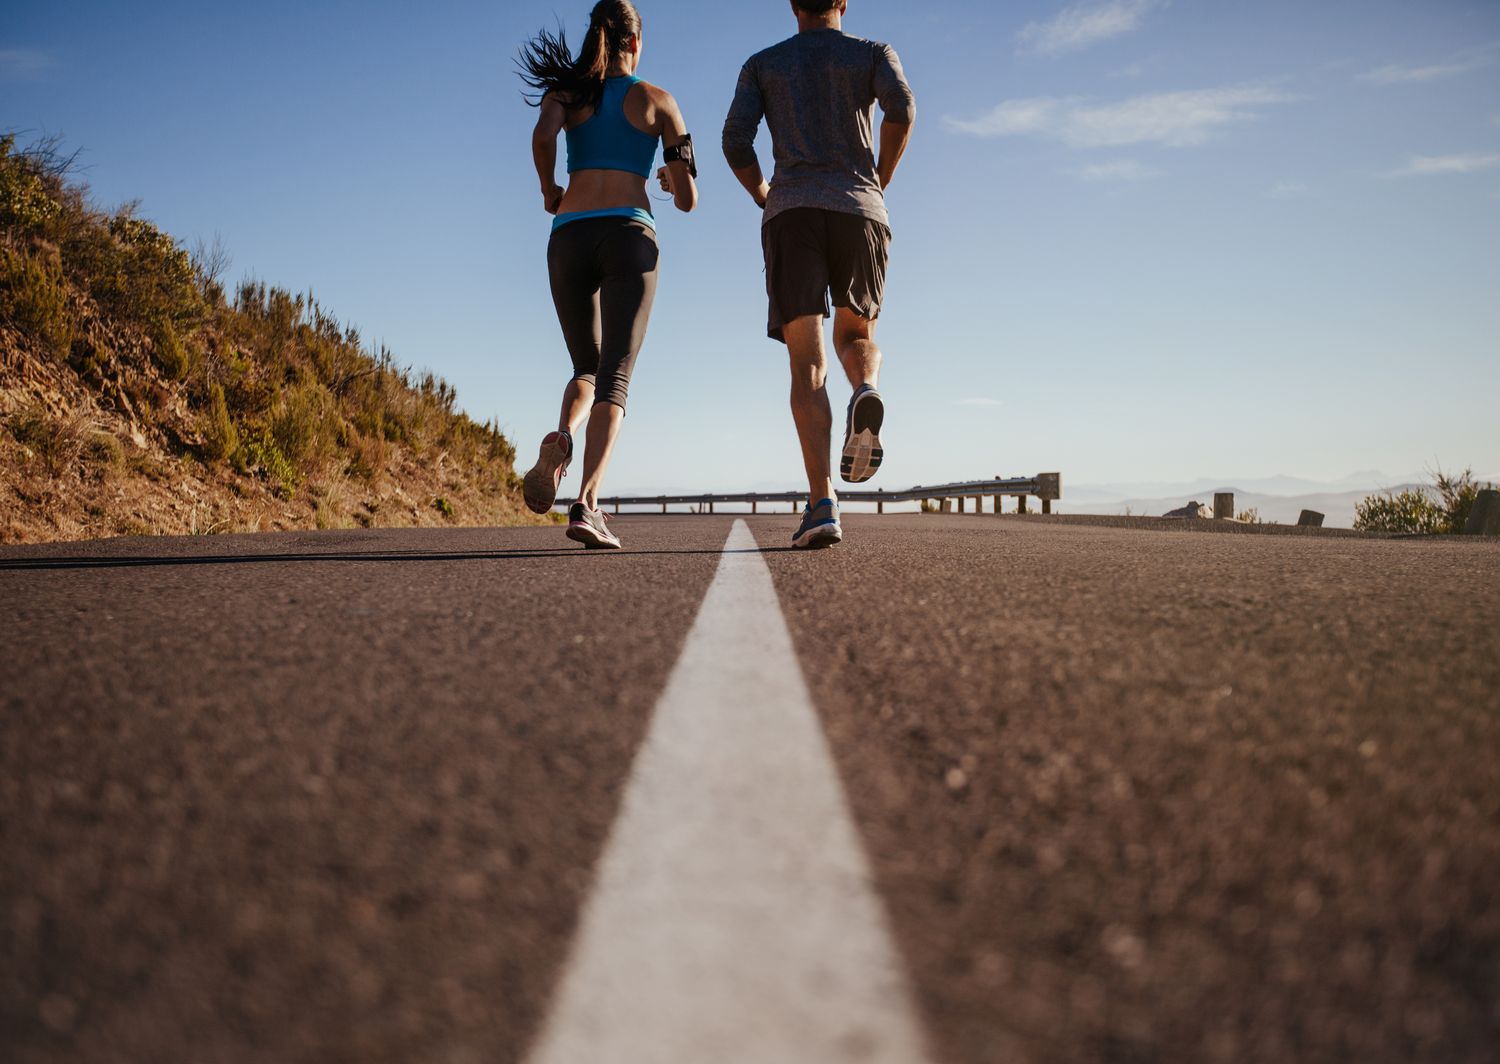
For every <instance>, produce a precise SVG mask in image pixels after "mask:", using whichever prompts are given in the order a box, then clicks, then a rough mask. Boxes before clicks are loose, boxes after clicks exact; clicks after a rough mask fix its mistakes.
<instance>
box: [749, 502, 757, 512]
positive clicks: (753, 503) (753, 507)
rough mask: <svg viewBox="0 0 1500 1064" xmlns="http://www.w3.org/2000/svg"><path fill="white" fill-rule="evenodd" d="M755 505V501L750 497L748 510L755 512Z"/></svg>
mask: <svg viewBox="0 0 1500 1064" xmlns="http://www.w3.org/2000/svg"><path fill="white" fill-rule="evenodd" d="M755 507H756V502H755V500H754V499H751V500H750V512H751V513H754V512H755Z"/></svg>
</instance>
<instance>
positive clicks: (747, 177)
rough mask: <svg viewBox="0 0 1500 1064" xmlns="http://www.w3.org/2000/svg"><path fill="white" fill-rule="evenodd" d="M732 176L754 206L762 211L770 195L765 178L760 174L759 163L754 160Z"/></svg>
mask: <svg viewBox="0 0 1500 1064" xmlns="http://www.w3.org/2000/svg"><path fill="white" fill-rule="evenodd" d="M734 176H735V177H737V178H739V182H740V184H742V185H744V186H745V191H746V192H748V193H750V198H751V199H753V200H754V201H755V205H756V206H757V207H760V208H762V209H764V208H765V205H766V197H767V196H769V195H770V194H771V186H770V185H768V184H766V177H765V175H764V174H762V173H761V172H760V161H759V160H756V161H755V162H752V163H751V164H750V165H749V166H746V167H743V168H742V169H739V170H736V171H735V172H734Z"/></svg>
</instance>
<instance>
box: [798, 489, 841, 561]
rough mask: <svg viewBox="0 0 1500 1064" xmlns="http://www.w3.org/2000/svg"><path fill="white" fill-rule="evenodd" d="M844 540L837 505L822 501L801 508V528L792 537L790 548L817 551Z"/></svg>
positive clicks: (829, 500) (830, 500)
mask: <svg viewBox="0 0 1500 1064" xmlns="http://www.w3.org/2000/svg"><path fill="white" fill-rule="evenodd" d="M843 538H844V530H843V529H842V528H840V527H839V504H838V503H836V502H834V501H833V500H832V499H824V500H823V501H822V502H820V503H818V505H816V506H811V507H808V506H804V507H803V508H802V527H801V528H799V529H797V534H796V535H795V536H793V537H792V546H794V547H807V548H811V549H814V550H815V549H817V548H818V547H831V546H833V545H834V544H835V543H837V542H839V541H840V540H842V539H843Z"/></svg>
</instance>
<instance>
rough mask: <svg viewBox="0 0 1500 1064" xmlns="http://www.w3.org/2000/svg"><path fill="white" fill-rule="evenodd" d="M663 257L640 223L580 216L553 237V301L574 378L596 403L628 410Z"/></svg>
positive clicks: (647, 228)
mask: <svg viewBox="0 0 1500 1064" xmlns="http://www.w3.org/2000/svg"><path fill="white" fill-rule="evenodd" d="M659 257H660V254H659V252H658V251H657V248H656V233H655V232H654V231H653V230H652V229H651V227H650V226H649V225H647V224H646V223H644V222H642V221H639V220H637V219H635V218H627V217H623V216H620V215H606V216H604V217H602V218H581V219H579V220H578V221H576V222H569V223H568V224H567V225H564V226H559V227H558V228H557V229H554V230H553V231H552V239H551V240H550V241H549V242H548V244H547V274H548V276H549V277H550V278H551V280H552V302H553V303H554V304H555V305H556V306H557V320H558V323H559V324H561V325H562V331H563V340H564V341H565V342H566V343H567V345H568V354H569V355H571V356H572V358H573V379H574V380H579V381H588V382H589V383H590V384H592V385H594V403H595V405H598V404H599V403H614V404H615V405H616V406H619V407H621V408H623V407H624V406H625V393H626V392H627V391H628V390H629V389H630V371H631V370H632V369H634V368H635V356H636V355H637V354H638V353H639V352H640V350H641V342H642V341H643V340H645V339H646V322H647V321H648V320H649V319H650V317H651V301H652V300H653V299H654V298H656V267H657V260H658V258H659Z"/></svg>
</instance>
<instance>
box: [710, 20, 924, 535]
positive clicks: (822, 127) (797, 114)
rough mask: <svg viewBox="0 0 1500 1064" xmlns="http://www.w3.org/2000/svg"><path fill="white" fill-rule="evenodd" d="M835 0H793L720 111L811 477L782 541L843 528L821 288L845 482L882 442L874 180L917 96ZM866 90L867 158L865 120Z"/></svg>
mask: <svg viewBox="0 0 1500 1064" xmlns="http://www.w3.org/2000/svg"><path fill="white" fill-rule="evenodd" d="M847 7H848V4H847V0H792V12H793V13H794V14H795V15H796V16H797V35H796V36H795V37H792V38H789V39H788V40H785V41H782V42H781V43H780V44H778V45H775V46H774V47H771V48H767V49H766V50H765V51H763V52H758V53H756V54H755V55H753V56H751V57H750V60H749V62H747V63H746V64H745V66H744V68H743V69H742V70H741V71H740V80H739V84H738V85H737V86H736V87H735V91H734V102H733V103H732V104H731V105H730V108H729V117H728V118H727V119H726V120H725V122H724V157H725V158H726V159H728V160H729V166H730V168H731V169H733V170H734V176H735V177H737V178H738V179H739V181H740V184H742V185H744V186H745V190H746V191H747V192H749V193H750V196H751V198H752V199H754V200H755V202H756V204H757V205H758V206H760V207H761V208H763V209H764V211H765V214H764V215H763V216H762V220H761V231H760V234H761V235H760V240H761V249H762V251H763V252H764V254H765V260H766V294H767V295H768V296H769V297H770V320H769V322H768V324H767V334H768V335H769V336H770V337H771V338H772V339H775V340H780V341H781V342H782V343H784V344H786V346H787V351H788V353H789V354H790V356H791V366H792V419H793V420H794V421H795V422H796V424H797V436H798V438H799V439H800V441H801V444H802V462H803V465H804V466H805V467H806V469H807V479H808V489H809V494H808V503H809V505H808V506H807V508H806V509H805V510H804V511H803V514H802V524H801V526H800V527H799V528H798V529H797V532H796V534H795V535H794V536H793V537H792V546H794V547H829V546H832V545H833V544H835V543H838V542H839V541H840V540H841V539H842V538H843V529H842V528H841V526H840V525H839V504H838V495H837V494H836V493H835V492H834V490H833V479H832V477H831V476H830V473H829V461H828V451H829V444H830V442H831V436H832V432H833V412H832V410H831V409H830V407H829V405H828V389H827V380H828V356H827V355H826V354H825V352H824V349H823V321H824V319H826V318H827V317H828V293H829V290H830V289H831V290H832V292H833V306H834V314H833V347H834V352H835V353H836V354H837V355H838V359H839V362H840V363H841V364H842V365H843V367H844V374H845V375H846V376H847V377H848V378H849V383H850V385H851V386H852V387H853V388H854V395H853V397H852V398H851V399H850V400H849V406H848V409H847V410H846V411H845V415H844V451H843V455H842V457H841V459H840V462H839V472H840V474H841V475H842V476H843V478H844V479H845V480H846V481H849V482H850V483H853V484H858V483H860V482H861V481H865V480H869V479H870V478H871V477H873V476H874V475H875V471H876V470H877V469H879V468H880V462H881V459H882V458H883V457H884V453H885V452H884V449H883V445H882V444H881V442H880V428H881V424H882V422H883V421H884V418H885V406H884V403H883V402H882V400H881V398H880V393H879V392H878V391H876V384H877V383H878V382H879V378H880V359H881V355H880V348H879V347H877V346H876V345H875V319H876V318H877V317H879V316H880V303H881V299H882V298H883V296H884V291H885V270H886V263H887V261H888V259H889V256H890V245H891V230H890V228H889V225H888V219H887V215H886V209H885V188H886V186H887V185H889V184H890V183H891V178H892V177H893V176H894V175H895V173H896V164H897V163H898V162H900V160H901V153H902V152H903V151H905V150H906V142H907V139H908V138H909V137H910V136H911V124H912V121H913V120H914V119H915V118H916V100H915V98H914V97H913V96H912V91H911V87H910V86H908V85H907V83H906V77H905V75H904V74H902V72H901V61H900V60H899V59H897V58H896V53H895V50H894V49H892V48H891V47H890V45H886V44H878V43H876V42H874V41H866V40H862V39H861V38H859V37H851V36H849V35H848V34H845V33H844V32H843V30H842V28H841V27H842V19H843V15H844V12H845V11H846V10H847ZM877 100H878V101H880V109H881V111H882V113H883V120H882V121H881V123H880V154H879V158H878V160H877V158H876V154H875V145H874V137H873V136H872V128H871V126H872V121H873V117H874V111H875V101H877ZM762 117H764V118H765V120H766V126H767V127H768V128H769V129H770V131H771V146H772V150H773V152H774V154H775V157H776V172H775V174H774V175H773V177H772V180H771V182H770V184H769V185H768V184H767V183H766V179H765V177H764V176H763V175H762V174H761V169H760V161H759V160H758V159H757V158H756V155H755V131H756V129H757V128H758V127H759V126H760V120H761V118H762ZM814 499H818V500H821V501H819V502H818V503H816V504H813V502H812V500H814Z"/></svg>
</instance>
